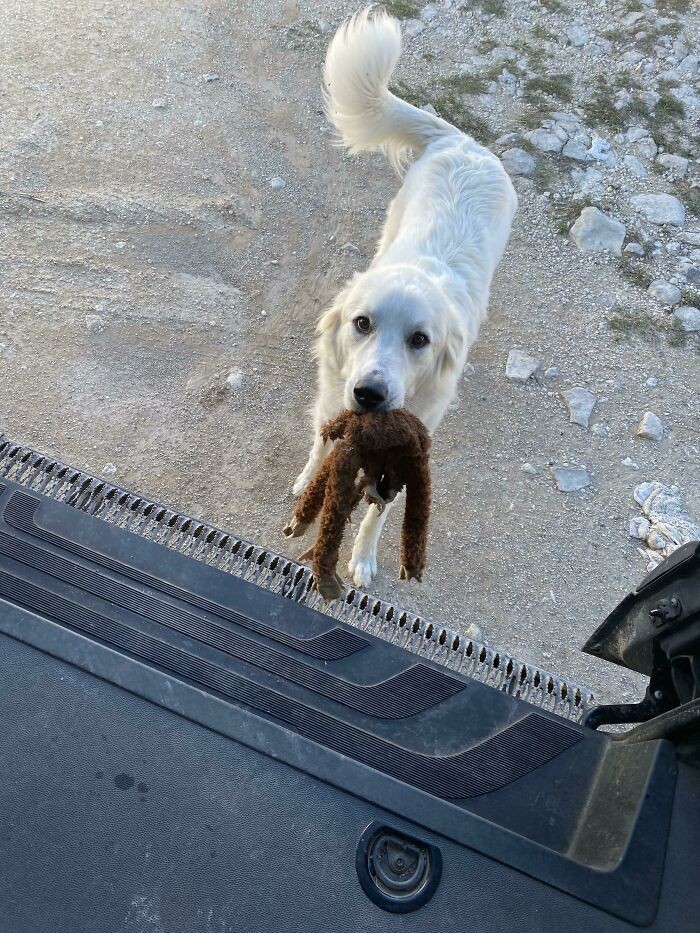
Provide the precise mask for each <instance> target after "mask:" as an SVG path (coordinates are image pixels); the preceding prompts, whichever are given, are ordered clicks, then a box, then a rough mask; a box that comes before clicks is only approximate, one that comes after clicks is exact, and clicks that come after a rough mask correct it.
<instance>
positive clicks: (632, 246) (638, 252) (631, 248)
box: [624, 243, 645, 256]
mask: <svg viewBox="0 0 700 933" xmlns="http://www.w3.org/2000/svg"><path fill="white" fill-rule="evenodd" d="M624 252H625V253H631V254H632V255H633V256H644V255H645V254H644V247H643V246H642V244H641V243H628V244H627V246H625V249H624Z"/></svg>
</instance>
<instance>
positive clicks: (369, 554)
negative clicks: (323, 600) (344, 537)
mask: <svg viewBox="0 0 700 933" xmlns="http://www.w3.org/2000/svg"><path fill="white" fill-rule="evenodd" d="M393 504H394V503H393V502H387V503H386V505H385V506H384V508H383V509H382V511H381V512H380V511H379V509H378V508H377V506H376V505H370V507H369V508H368V509H367V514H366V515H365V517H364V518H363V519H362V523H361V525H360V529H359V531H358V532H357V537H356V538H355V544H354V545H353V549H352V557H351V559H350V564H349V565H348V570H349V571H350V576H351V577H352V581H353V583H354V584H355V586H357V587H359V588H360V589H365V588H366V587H368V586H369V585H370V583H371V582H372V579H373V578H374V576H375V574H376V572H377V545H378V544H379V538H380V537H381V534H382V528H383V527H384V522H385V521H386V520H387V516H388V515H389V512H390V511H391V508H392V506H393Z"/></svg>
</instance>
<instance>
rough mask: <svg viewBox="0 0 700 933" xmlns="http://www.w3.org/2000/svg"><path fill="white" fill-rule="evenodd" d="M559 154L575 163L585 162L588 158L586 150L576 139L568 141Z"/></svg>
mask: <svg viewBox="0 0 700 933" xmlns="http://www.w3.org/2000/svg"><path fill="white" fill-rule="evenodd" d="M561 152H562V155H565V156H566V157H567V158H568V159H575V160H576V161H577V162H587V161H588V158H589V155H588V149H587V148H586V147H585V146H584V145H583V143H581V142H579V141H578V140H577V139H570V140H569V141H568V142H567V143H566V145H565V146H564V148H563V149H562V151H561Z"/></svg>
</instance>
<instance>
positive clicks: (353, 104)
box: [324, 6, 460, 172]
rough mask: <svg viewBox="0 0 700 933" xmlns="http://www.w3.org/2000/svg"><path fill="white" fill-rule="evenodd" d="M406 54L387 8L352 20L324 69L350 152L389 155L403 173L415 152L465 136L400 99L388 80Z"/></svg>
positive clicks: (331, 115) (331, 113) (330, 104)
mask: <svg viewBox="0 0 700 933" xmlns="http://www.w3.org/2000/svg"><path fill="white" fill-rule="evenodd" d="M400 55H401V29H400V27H399V24H398V22H397V21H396V20H395V19H393V18H392V17H391V16H389V15H388V14H387V13H386V12H385V10H384V9H383V8H382V7H376V6H371V7H368V8H367V9H365V10H363V11H362V12H360V13H356V14H355V16H353V17H352V18H351V19H349V20H348V21H347V22H346V23H345V24H344V25H343V26H341V27H340V29H339V30H338V31H337V32H336V34H335V36H334V37H333V39H332V41H331V44H330V46H329V47H328V52H327V54H326V65H325V69H324V83H325V106H326V114H327V116H328V119H329V120H330V122H331V123H332V124H333V125H334V126H335V128H336V130H337V131H338V136H339V141H340V144H341V145H343V146H346V147H347V148H348V150H349V151H350V152H351V153H356V152H376V151H378V150H381V151H384V152H385V153H386V155H387V157H388V159H389V160H390V162H391V163H392V164H393V165H394V167H395V168H396V169H397V171H398V172H401V171H402V169H403V168H404V167H405V164H406V161H407V159H408V156H409V154H410V152H411V151H413V152H415V153H417V154H420V153H421V152H422V151H423V150H424V149H425V147H426V146H428V145H429V144H430V143H431V142H433V141H434V140H435V139H438V138H440V137H443V136H445V135H447V134H454V133H459V132H460V131H459V130H458V129H457V128H456V127H454V126H452V125H451V124H450V123H447V122H446V121H445V120H441V119H440V117H436V116H434V115H433V114H431V113H427V112H426V111H425V110H420V109H419V108H418V107H414V106H413V105H412V104H409V103H407V102H406V101H405V100H401V98H400V97H396V95H395V94H392V93H391V91H390V90H389V79H390V78H391V75H392V73H393V71H394V68H395V67H396V63H397V62H398V60H399V56H400Z"/></svg>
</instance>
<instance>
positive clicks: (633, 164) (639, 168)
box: [622, 153, 647, 178]
mask: <svg viewBox="0 0 700 933" xmlns="http://www.w3.org/2000/svg"><path fill="white" fill-rule="evenodd" d="M622 162H623V164H624V166H625V168H626V169H627V171H628V172H629V173H630V174H631V175H634V177H635V178H645V177H646V175H647V170H646V166H645V165H644V163H643V162H642V161H641V159H638V158H637V156H634V155H630V154H629V153H628V154H627V155H626V156H625V157H624V158H623V160H622Z"/></svg>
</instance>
